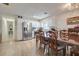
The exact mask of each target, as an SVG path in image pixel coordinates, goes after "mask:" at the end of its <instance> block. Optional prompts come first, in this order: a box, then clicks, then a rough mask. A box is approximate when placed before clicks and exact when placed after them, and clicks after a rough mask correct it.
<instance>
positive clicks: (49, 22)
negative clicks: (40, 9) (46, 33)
mask: <svg viewBox="0 0 79 59" xmlns="http://www.w3.org/2000/svg"><path fill="white" fill-rule="evenodd" d="M41 26H42V27H43V28H44V29H50V28H51V27H55V18H54V17H48V18H46V19H43V20H42V21H41Z"/></svg>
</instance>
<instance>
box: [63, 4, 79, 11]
mask: <svg viewBox="0 0 79 59" xmlns="http://www.w3.org/2000/svg"><path fill="white" fill-rule="evenodd" d="M64 8H67V9H68V10H73V9H77V8H79V3H67V4H66V5H65V6H64Z"/></svg>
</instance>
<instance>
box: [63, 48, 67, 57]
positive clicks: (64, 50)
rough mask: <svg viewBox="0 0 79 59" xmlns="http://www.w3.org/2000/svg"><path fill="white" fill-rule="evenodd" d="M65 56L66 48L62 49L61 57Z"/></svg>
mask: <svg viewBox="0 0 79 59" xmlns="http://www.w3.org/2000/svg"><path fill="white" fill-rule="evenodd" d="M65 55H66V47H65V48H63V56H65Z"/></svg>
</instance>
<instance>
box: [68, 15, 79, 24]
mask: <svg viewBox="0 0 79 59" xmlns="http://www.w3.org/2000/svg"><path fill="white" fill-rule="evenodd" d="M67 24H68V25H72V24H79V16H76V17H71V18H67Z"/></svg>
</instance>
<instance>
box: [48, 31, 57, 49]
mask: <svg viewBox="0 0 79 59" xmlns="http://www.w3.org/2000/svg"><path fill="white" fill-rule="evenodd" d="M49 46H50V48H52V49H54V50H57V32H52V33H51V36H50V45H49Z"/></svg>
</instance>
